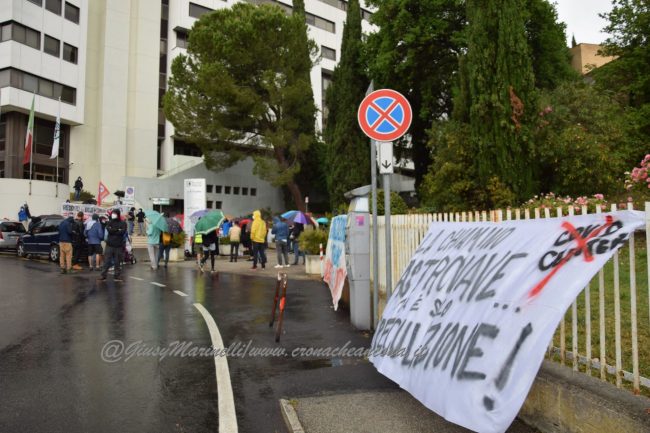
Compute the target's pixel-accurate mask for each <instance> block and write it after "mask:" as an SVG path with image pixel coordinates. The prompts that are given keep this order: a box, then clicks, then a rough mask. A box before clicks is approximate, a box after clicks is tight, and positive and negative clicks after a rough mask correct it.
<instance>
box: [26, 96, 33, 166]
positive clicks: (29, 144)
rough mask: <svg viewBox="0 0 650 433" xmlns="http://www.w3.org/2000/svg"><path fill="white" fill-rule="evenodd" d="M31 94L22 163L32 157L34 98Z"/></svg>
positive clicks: (27, 162) (27, 161)
mask: <svg viewBox="0 0 650 433" xmlns="http://www.w3.org/2000/svg"><path fill="white" fill-rule="evenodd" d="M35 97H36V94H34V95H33V96H32V109H31V110H30V111H29V123H28V124H27V135H26V136H25V156H24V157H23V165H25V164H29V161H30V160H31V159H32V143H33V142H34V98H35Z"/></svg>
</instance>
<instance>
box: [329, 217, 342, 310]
mask: <svg viewBox="0 0 650 433" xmlns="http://www.w3.org/2000/svg"><path fill="white" fill-rule="evenodd" d="M347 219H348V216H347V215H339V216H335V217H334V218H332V222H331V225H330V234H329V238H328V240H327V250H326V252H325V266H324V274H323V280H324V281H325V283H327V285H328V286H329V288H330V292H331V293H332V303H333V304H334V309H335V310H336V309H337V307H338V305H339V300H340V299H341V292H343V284H344V283H345V277H346V275H347V268H346V261H345V225H346V223H347Z"/></svg>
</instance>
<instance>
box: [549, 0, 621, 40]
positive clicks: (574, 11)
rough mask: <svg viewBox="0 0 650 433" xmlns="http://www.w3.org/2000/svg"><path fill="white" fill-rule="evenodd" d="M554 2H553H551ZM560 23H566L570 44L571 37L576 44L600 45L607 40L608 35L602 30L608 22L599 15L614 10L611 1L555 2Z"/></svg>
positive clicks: (581, 0) (579, 0)
mask: <svg viewBox="0 0 650 433" xmlns="http://www.w3.org/2000/svg"><path fill="white" fill-rule="evenodd" d="M551 1H552V0H551ZM555 2H556V3H557V14H558V17H559V19H560V21H562V22H564V23H566V25H567V28H566V34H567V39H568V41H569V43H571V35H575V37H576V42H578V43H579V44H580V43H583V42H584V43H592V44H599V43H601V42H603V41H604V40H605V39H607V36H608V35H607V34H605V33H602V32H601V30H602V28H603V27H605V25H606V24H607V21H606V20H604V19H602V18H600V17H599V16H598V14H599V13H604V12H609V11H610V10H611V9H612V1H611V0H555Z"/></svg>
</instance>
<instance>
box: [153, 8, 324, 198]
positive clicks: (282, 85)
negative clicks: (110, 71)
mask: <svg viewBox="0 0 650 433" xmlns="http://www.w3.org/2000/svg"><path fill="white" fill-rule="evenodd" d="M304 35H305V22H304V18H303V17H301V16H300V15H299V14H298V15H293V16H287V15H286V14H285V13H284V12H283V11H282V9H280V8H279V7H277V6H271V5H262V6H253V5H250V4H246V3H238V4H235V5H234V6H233V7H232V8H227V9H225V8H224V9H220V10H217V11H214V12H212V13H210V14H206V15H204V16H203V17H201V19H200V20H199V21H197V22H196V23H195V25H194V27H193V28H192V31H191V33H190V38H189V44H188V53H187V55H180V56H178V57H177V58H176V59H174V62H173V63H172V76H171V77H170V80H169V88H168V91H167V93H166V95H165V98H164V108H165V115H166V117H167V118H168V119H170V120H171V122H172V123H173V124H174V126H175V128H176V133H177V134H178V135H179V136H181V137H183V138H184V139H185V140H187V141H189V142H193V143H196V144H197V145H198V146H199V147H200V148H201V150H202V151H203V153H204V155H205V161H206V165H207V166H208V167H210V168H212V169H222V168H225V167H229V166H232V165H233V164H235V163H236V162H238V161H241V160H243V159H245V158H247V157H252V158H253V159H254V161H255V167H254V173H255V174H256V175H259V176H260V177H262V178H264V179H266V180H268V181H270V182H271V183H272V184H274V185H276V186H281V185H282V186H286V187H287V189H288V190H289V192H290V194H291V197H292V198H293V201H294V203H295V205H296V207H298V208H299V209H302V208H304V201H303V192H302V186H301V185H299V184H298V182H297V181H296V178H297V175H298V174H299V173H300V171H301V158H302V157H303V156H304V155H305V154H306V153H307V152H309V151H310V147H311V146H312V145H313V143H314V133H313V131H314V129H313V128H314V121H315V114H316V107H315V104H314V100H313V94H312V89H311V83H310V81H309V79H308V76H309V71H310V70H311V67H312V62H311V58H310V56H311V55H315V53H316V47H315V44H314V43H313V41H309V40H308V41H307V45H306V47H307V48H306V47H305V36H304ZM306 50H307V51H306ZM306 52H308V53H309V55H310V56H306V55H305V53H306Z"/></svg>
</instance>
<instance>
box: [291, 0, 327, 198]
mask: <svg viewBox="0 0 650 433" xmlns="http://www.w3.org/2000/svg"><path fill="white" fill-rule="evenodd" d="M293 16H295V17H296V18H298V19H297V20H296V25H298V26H300V27H301V35H302V39H303V42H302V45H303V47H304V48H303V50H302V53H301V58H302V59H303V61H304V62H309V64H310V68H309V69H306V70H302V76H301V77H300V79H301V81H303V82H305V83H309V84H310V86H309V94H310V95H311V97H312V99H313V97H314V92H313V87H312V86H311V76H310V72H311V65H312V64H313V61H312V58H311V55H312V53H313V51H312V47H313V42H312V41H310V40H309V36H308V33H307V24H306V23H305V2H304V0H294V1H293ZM301 132H302V133H303V134H305V135H307V136H309V137H310V143H311V144H310V147H309V151H308V152H305V153H303V154H302V155H301V157H300V172H299V173H298V175H297V176H296V179H297V182H298V184H299V185H300V186H301V188H302V190H303V191H304V192H305V195H306V196H308V197H309V199H310V204H311V205H312V206H311V209H312V210H314V209H319V208H320V210H323V209H324V208H325V207H326V206H327V201H328V199H327V189H326V187H325V182H326V180H325V170H324V165H325V148H324V145H323V143H322V142H320V141H319V140H318V139H317V138H316V124H315V120H314V122H311V123H309V124H304V125H301ZM299 207H300V208H301V210H304V209H302V206H299Z"/></svg>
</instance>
